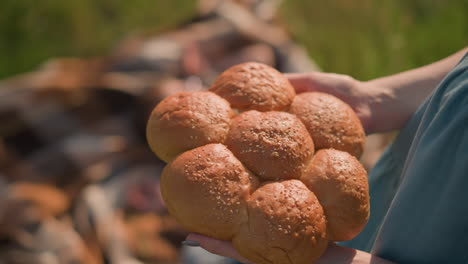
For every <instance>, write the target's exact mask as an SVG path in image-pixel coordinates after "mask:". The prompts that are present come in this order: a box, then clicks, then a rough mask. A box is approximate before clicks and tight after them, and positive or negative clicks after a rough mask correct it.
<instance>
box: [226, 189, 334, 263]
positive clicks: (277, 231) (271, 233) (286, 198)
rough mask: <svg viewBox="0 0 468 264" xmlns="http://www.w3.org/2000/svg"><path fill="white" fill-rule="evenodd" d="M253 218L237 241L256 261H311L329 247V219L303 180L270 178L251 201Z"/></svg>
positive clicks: (244, 252) (249, 213)
mask: <svg viewBox="0 0 468 264" xmlns="http://www.w3.org/2000/svg"><path fill="white" fill-rule="evenodd" d="M247 210H248V215H249V221H248V222H247V223H245V224H244V225H242V228H241V229H240V232H239V233H238V234H237V235H236V236H235V237H234V239H233V245H234V247H235V248H236V249H237V250H238V251H239V253H240V254H241V255H242V256H244V257H245V258H247V259H249V260H251V261H252V262H253V263H256V264H286V263H287V264H310V263H312V262H313V261H314V260H316V259H317V258H319V257H320V255H322V253H323V252H324V251H325V249H326V247H327V244H328V239H327V234H326V220H325V216H324V214H323V210H322V207H321V206H320V204H319V202H318V200H317V198H316V197H315V195H314V194H313V193H312V192H310V191H309V190H308V189H307V187H306V186H305V185H304V184H303V183H302V182H301V181H299V180H286V181H280V182H267V183H265V184H263V185H262V186H261V187H260V188H258V189H257V190H256V191H255V192H254V193H253V194H252V197H251V198H250V200H249V202H248V209H247Z"/></svg>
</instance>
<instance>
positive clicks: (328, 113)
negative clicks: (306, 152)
mask: <svg viewBox="0 0 468 264" xmlns="http://www.w3.org/2000/svg"><path fill="white" fill-rule="evenodd" d="M289 112H290V113H292V114H294V115H296V116H297V117H298V118H299V119H300V120H301V121H302V122H303V123H304V125H305V126H306V128H307V130H308V131H309V133H310V135H311V136H312V139H313V140H314V143H315V147H316V149H324V148H334V149H338V150H342V151H346V152H349V153H351V154H352V155H353V156H355V157H357V158H360V157H361V155H362V151H363V149H364V142H365V133H364V129H363V127H362V125H361V121H360V120H359V118H358V117H357V115H356V113H355V112H354V111H353V109H351V107H350V106H349V105H347V104H346V103H345V102H343V101H341V100H340V99H338V98H337V97H335V96H333V95H331V94H326V93H320V92H306V93H301V94H299V95H297V96H296V97H295V98H294V101H293V102H292V104H291V107H290V109H289Z"/></svg>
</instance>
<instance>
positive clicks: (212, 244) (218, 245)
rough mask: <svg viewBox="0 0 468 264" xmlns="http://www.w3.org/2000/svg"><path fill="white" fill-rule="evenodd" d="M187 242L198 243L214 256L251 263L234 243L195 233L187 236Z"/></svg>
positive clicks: (246, 263)
mask: <svg viewBox="0 0 468 264" xmlns="http://www.w3.org/2000/svg"><path fill="white" fill-rule="evenodd" d="M186 240H189V241H196V242H198V243H200V246H201V247H202V248H204V249H205V250H207V251H209V252H211V253H213V254H217V255H221V256H224V257H228V258H232V259H236V260H239V261H241V262H242V263H245V264H249V263H251V262H249V261H248V260H247V259H246V258H244V257H242V256H241V255H240V254H239V253H238V252H237V250H236V249H235V248H234V247H233V246H232V243H231V242H230V241H224V240H218V239H214V238H211V237H207V236H204V235H200V234H195V233H190V234H189V235H188V236H187V238H186Z"/></svg>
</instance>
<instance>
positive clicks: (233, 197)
mask: <svg viewBox="0 0 468 264" xmlns="http://www.w3.org/2000/svg"><path fill="white" fill-rule="evenodd" d="M257 185H258V183H257V179H256V177H255V176H253V175H252V174H251V173H249V172H248V171H247V170H246V169H245V168H244V166H243V165H242V163H240V161H239V160H237V159H236V157H234V155H233V154H232V153H231V151H229V150H228V149H227V148H226V147H225V146H224V145H222V144H209V145H206V146H203V147H199V148H196V149H193V150H189V151H187V152H184V153H182V154H181V155H179V156H178V157H177V158H176V159H174V161H172V162H171V163H169V164H168V165H167V166H166V167H165V168H164V171H163V174H162V176H161V193H162V195H163V198H164V201H165V203H166V205H167V207H168V210H169V212H170V213H171V215H172V216H174V217H175V218H176V219H177V221H178V222H179V223H180V224H181V225H182V226H184V227H185V228H186V229H187V230H190V231H191V232H196V233H200V234H203V235H207V236H211V237H214V238H217V239H223V240H230V239H231V238H232V237H233V236H234V234H235V233H237V232H238V230H239V229H240V226H241V225H242V223H244V222H246V221H247V206H246V203H247V199H248V198H249V196H250V194H251V193H252V192H253V190H254V188H255V187H256V186H257Z"/></svg>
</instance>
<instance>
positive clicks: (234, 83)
mask: <svg viewBox="0 0 468 264" xmlns="http://www.w3.org/2000/svg"><path fill="white" fill-rule="evenodd" d="M210 91H212V92H214V93H216V94H218V95H219V96H221V97H223V98H225V99H226V100H228V102H229V103H230V104H231V106H232V107H234V108H237V109H239V110H242V111H244V110H258V111H273V110H275V111H279V110H285V109H286V108H287V107H288V106H289V105H290V104H291V102H292V100H293V98H294V96H295V95H296V92H295V91H294V88H293V87H292V86H291V84H290V83H289V81H288V80H287V79H286V78H285V77H284V76H283V75H282V74H281V73H280V72H278V71H277V70H275V69H274V68H272V67H270V66H268V65H266V64H262V63H257V62H248V63H243V64H238V65H235V66H233V67H231V68H229V69H227V70H226V71H224V72H223V73H222V74H221V75H220V76H219V77H218V78H217V79H216V80H215V81H214V83H213V84H212V86H211V88H210Z"/></svg>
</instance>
